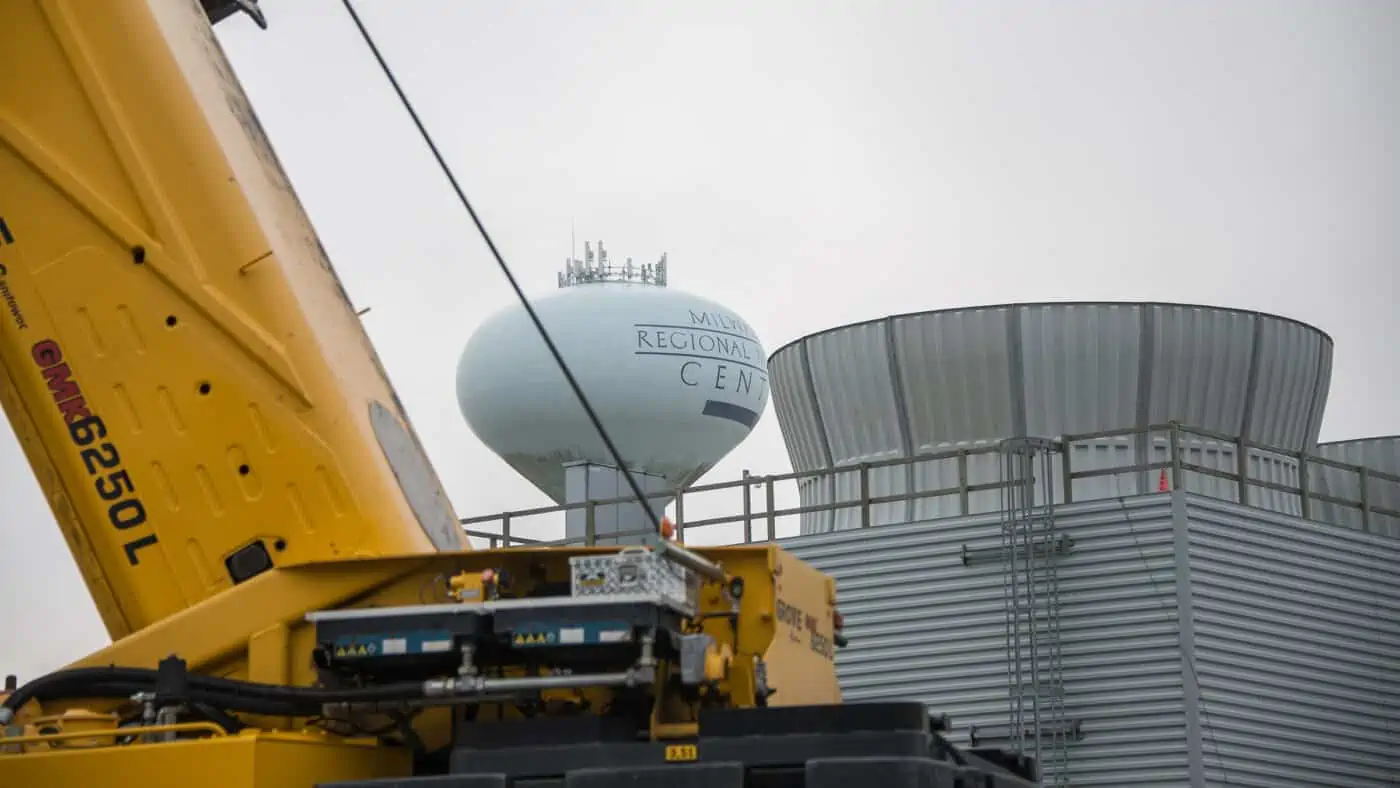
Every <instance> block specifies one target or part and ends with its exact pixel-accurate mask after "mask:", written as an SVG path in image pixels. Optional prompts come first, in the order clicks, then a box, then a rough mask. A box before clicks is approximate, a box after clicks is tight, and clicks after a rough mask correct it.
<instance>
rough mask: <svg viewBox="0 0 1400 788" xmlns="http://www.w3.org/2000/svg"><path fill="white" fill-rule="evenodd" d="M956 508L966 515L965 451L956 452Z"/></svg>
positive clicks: (967, 504) (967, 506) (967, 505)
mask: <svg viewBox="0 0 1400 788" xmlns="http://www.w3.org/2000/svg"><path fill="white" fill-rule="evenodd" d="M958 506H960V507H962V508H961V511H962V513H963V514H967V513H968V508H969V506H970V504H969V503H968V500H967V449H963V450H962V451H960V452H958Z"/></svg>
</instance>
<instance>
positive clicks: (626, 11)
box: [0, 0, 1400, 677]
mask: <svg viewBox="0 0 1400 788" xmlns="http://www.w3.org/2000/svg"><path fill="white" fill-rule="evenodd" d="M264 6H265V8H266V11H267V15H268V18H269V22H270V24H271V29H270V30H268V31H261V30H258V29H257V28H256V27H254V26H253V25H252V24H251V22H249V21H247V20H246V19H243V18H237V19H232V20H230V21H228V22H226V23H224V24H221V25H220V26H219V33H220V37H221V39H222V40H223V42H224V44H225V47H226V48H227V50H228V54H229V57H230V58H231V60H232V61H233V64H234V67H235V69H236V70H237V72H238V74H239V75H240V77H241V79H242V80H243V83H244V86H245V88H246V89H247V91H248V93H249V95H250V97H251V99H252V102H253V104H254V106H255V108H256V109H257V111H258V112H259V114H260V117H261V119H262V122H263V125H264V126H265V128H266V129H267V132H268V134H269V136H270V137H271V139H272V141H273V144H274V145H275V146H276V148H277V150H278V154H279V156H280V157H281V159H282V161H283V163H284V165H285V166H286V167H287V169H288V171H289V175H290V176H291V179H292V182H293V183H294V184H295V186H296V188H297V189H298V191H299V193H300V195H301V198H302V200H303V202H304V203H305V205H306V207H307V210H308V211H309V213H310V215H311V217H312V220H313V222H314V223H315V224H316V227H317V229H318V231H319V232H320V234H321V237H322V239H323V241H324V244H325V246H326V248H327V250H328V251H329V253H330V255H331V257H332V259H333V260H334V262H335V264H336V266H337V268H338V270H339V272H340V274H341V277H342V279H343V280H344V281H345V284H346V287H347V289H348V290H349V292H350V295H351V298H352V299H353V300H354V302H355V303H356V305H357V306H360V307H366V306H368V307H372V311H371V312H370V313H369V314H367V315H366V316H365V318H364V319H365V324H366V327H367V328H368V330H369V332H370V335H371V337H372V338H373V339H374V341H375V343H376V345H377V346H378V348H379V351H380V353H381V355H382V356H383V359H384V362H385V365H386V366H387V368H388V371H389V374H390V376H391V377H392V379H393V381H394V383H395V385H396V386H397V388H398V391H399V394H400V396H401V398H402V399H403V401H404V403H405V405H406V406H407V408H408V410H409V413H410V416H411V417H412V418H413V420H414V422H415V424H416V426H417V428H418V431H419V432H420V434H421V435H422V437H423V439H424V441H425V442H426V444H427V449H428V452H429V454H430V456H431V458H432V460H433V461H434V463H435V464H436V465H437V467H438V470H439V472H440V475H441V476H442V478H443V480H444V483H445V484H446V485H447V487H448V490H449V492H450V494H451V496H452V499H453V501H454V503H455V505H456V507H457V510H458V513H459V514H460V515H462V516H471V515H475V514H485V513H490V512H496V511H502V510H507V509H521V508H527V507H533V506H541V505H546V504H548V503H549V501H548V500H547V499H546V498H545V497H544V496H543V495H542V494H540V493H539V492H538V491H536V490H535V489H534V488H533V487H532V486H531V485H530V484H529V483H527V482H525V481H524V480H523V479H522V478H520V477H518V476H517V475H516V474H515V473H514V472H513V471H512V470H510V468H509V467H508V466H506V465H505V464H504V463H503V462H502V461H501V460H499V459H497V458H495V457H494V456H493V455H492V454H491V453H490V452H489V451H488V450H487V449H486V448H485V447H483V446H482V445H481V444H480V443H479V442H478V441H477V440H476V438H475V437H474V436H473V435H472V434H471V433H470V431H469V430H468V429H467V428H466V427H465V425H464V424H463V423H462V421H461V418H460V416H459V414H458V408H457V403H456V399H455V393H454V391H455V390H454V375H455V367H456V359H457V355H458V353H459V351H460V349H461V347H462V346H463V344H464V343H465V341H466V339H467V337H468V336H469V335H470V334H471V332H472V330H473V329H474V328H475V327H476V325H477V324H478V322H479V321H480V320H482V319H483V318H484V317H485V316H487V315H488V314H490V313H491V312H493V311H495V310H496V309H499V308H501V307H503V306H505V305H507V304H508V303H510V301H511V299H512V298H513V296H512V294H511V293H510V291H509V290H508V288H507V285H506V283H505V281H504V279H503V278H502V277H501V275H500V274H499V273H498V272H497V270H496V269H495V267H494V263H493V262H492V261H491V259H490V257H489V253H488V252H487V250H486V248H485V246H484V245H483V244H482V243H481V241H480V240H479V238H478V237H477V236H476V234H475V230H474V229H473V228H472V227H471V225H470V223H469V220H468V218H467V217H466V215H465V214H464V213H463V212H462V211H461V209H460V208H459V207H458V206H457V204H456V202H455V200H454V198H453V197H452V195H451V192H450V191H449V188H448V186H447V184H446V182H445V181H444V179H443V177H442V176H441V174H440V173H439V172H438V171H437V170H436V168H435V165H434V163H433V161H432V159H431V157H430V155H429V154H428V152H427V151H426V149H425V148H424V147H423V145H422V143H421V142H420V141H419V139H418V137H417V136H416V133H415V132H414V130H413V128H412V126H411V124H410V122H409V120H408V118H407V117H406V115H405V114H404V112H403V110H402V109H401V108H400V106H399V105H398V103H397V102H396V100H395V99H394V97H393V95H392V93H391V91H390V88H389V87H388V85H387V83H386V82H385V80H384V78H383V77H382V75H381V74H380V73H379V71H378V70H377V66H376V65H375V64H374V62H373V60H372V58H371V56H370V55H369V53H368V51H367V50H366V49H365V47H364V45H363V43H362V42H361V41H360V39H359V38H358V35H357V34H356V32H355V31H354V29H353V27H352V26H351V23H350V21H349V19H348V17H347V16H346V15H345V13H344V11H343V10H342V8H341V5H340V3H339V2H338V0H266V1H265V2H264ZM357 7H358V8H359V9H360V11H361V14H362V16H363V17H364V18H365V20H366V21H367V23H368V24H369V25H370V27H371V30H372V32H373V33H374V34H375V35H376V36H377V38H378V40H379V43H380V46H381V48H382V49H383V51H384V53H385V55H386V57H387V58H388V59H389V60H390V62H391V64H392V65H393V66H394V67H395V69H396V71H397V73H398V75H399V78H400V80H401V82H402V83H403V84H404V85H405V87H406V89H407V90H408V91H409V93H410V96H411V97H412V98H413V99H414V101H415V103H416V104H417V106H418V109H419V111H420V113H421V114H422V116H423V117H424V119H425V121H426V122H427V124H428V125H429V127H430V129H431V130H432V132H433V134H434V135H435V137H436V138H437V140H438V142H439V144H440V145H441V146H442V148H443V149H444V152H445V154H446V156H447V157H448V159H449V161H450V163H451V165H452V166H453V168H454V169H455V171H456V173H457V175H458V177H459V178H460V179H461V181H462V182H463V184H464V186H465V187H466V188H467V190H468V192H469V195H470V196H471V197H472V199H473V200H474V201H475V203H476V206H477V208H478V210H479V211H480V212H481V213H482V215H483V219H484V220H485V222H486V223H487V226H488V228H489V229H490V230H491V232H492V234H493V235H494V236H495V238H496V241H497V243H498V244H499V246H500V247H501V248H502V250H503V251H504V253H505V255H506V257H507V260H508V261H509V262H510V263H511V264H512V266H513V268H514V270H515V272H516V274H517V276H518V277H519V278H520V279H521V280H522V281H523V282H524V283H525V285H526V287H527V289H528V290H529V291H530V292H531V293H532V294H534V295H544V294H547V293H548V292H550V290H552V289H553V288H554V283H555V282H554V277H555V272H556V271H557V270H558V268H559V266H560V263H561V262H562V260H563V258H564V256H565V254H566V253H567V252H568V249H569V231H570V226H571V225H573V226H575V227H577V229H578V233H579V238H580V241H581V240H582V239H583V238H603V239H604V240H605V241H606V242H607V244H608V247H609V249H610V250H611V251H612V252H613V254H614V256H616V257H618V258H619V259H620V258H622V257H626V256H628V255H631V256H634V257H636V258H638V259H639V260H649V259H654V258H655V257H656V256H658V255H659V254H660V253H661V252H662V251H666V252H669V254H670V261H671V282H672V284H673V285H674V286H676V287H680V288H683V289H686V290H690V291H693V292H696V293H698V294H701V295H705V296H708V297H712V298H715V299H717V300H719V301H721V302H722V303H725V304H726V305H728V306H729V307H731V308H732V309H733V310H734V311H735V312H736V313H738V314H739V315H741V316H743V317H744V318H745V319H746V320H747V321H748V322H749V323H750V324H751V325H752V326H753V327H754V329H755V330H756V331H757V332H758V334H759V336H760V337H761V338H762V339H763V340H764V344H765V345H766V346H767V348H768V349H769V350H770V351H771V350H773V349H775V348H777V347H779V346H780V345H782V344H784V343H786V342H788V341H790V340H792V339H795V338H797V337H799V336H801V335H803V334H806V333H808V332H811V331H814V330H819V329H822V328H826V327H830V326H833V325H836V324H839V323H844V322H849V321H854V320H862V319H867V318H873V317H879V316H882V315H886V314H890V313H894V312H905V311H917V310H923V309H932V308H940V307H954V306H967V305H975V304H980V303H1001V302H1007V301H1017V300H1041V299H1131V300H1137V299H1152V300H1165V301H1190V302H1197V303H1210V304H1220V305H1227V306H1235V307H1242V308H1249V309H1261V310H1264V311H1269V312H1274V313H1279V314H1283V315H1287V316H1290V317H1295V318H1298V319H1301V320H1303V321H1306V322H1309V323H1311V324H1313V325H1316V326H1318V327H1319V328H1322V329H1323V330H1325V331H1327V332H1329V333H1330V334H1331V335H1332V337H1333V338H1334V340H1335V341H1336V355H1335V364H1334V373H1333V383H1332V390H1331V395H1330V399H1329V404H1328V415H1327V419H1326V421H1325V423H1324V425H1323V434H1322V438H1323V440H1336V439H1342V438H1350V437H1359V436H1365V435H1376V434H1388V433H1400V409H1397V408H1396V407H1395V404H1394V403H1395V394H1394V392H1395V391H1397V390H1400V359H1397V354H1396V352H1395V350H1394V348H1395V341H1394V337H1395V336H1396V335H1397V334H1400V314H1397V312H1396V310H1395V307H1394V304H1395V302H1396V296H1397V295H1400V281H1398V280H1400V274H1397V265H1396V251H1397V240H1400V239H1398V238H1397V231H1396V229H1395V219H1394V217H1395V216H1397V215H1400V199H1397V198H1398V197H1400V178H1397V176H1400V163H1398V162H1400V159H1397V156H1396V144H1397V142H1396V141H1397V140H1400V123H1397V114H1396V111H1395V109H1394V105H1395V100H1396V95H1397V84H1396V83H1397V74H1398V73H1400V70H1397V67H1396V66H1397V62H1396V57H1395V56H1394V55H1393V54H1391V50H1393V48H1394V44H1395V41H1397V40H1400V15H1397V13H1396V11H1395V8H1396V7H1395V5H1394V4H1392V3H1387V2H1383V0H1377V1H1376V2H1369V3H1367V2H1343V1H1342V0H1325V1H1324V0H1319V1H1318V2H1311V3H1304V2H1269V3H1261V2H1255V3H1249V2H1240V3H1230V4H1222V3H1204V2H1168V1H1167V0H1153V1H1151V2H1149V1H1147V0H1143V1H1142V2H1134V3H1123V2H1117V3H1111V2H1074V3H1065V2H1057V3H998V2H963V3H957V4H936V3H932V2H907V3H900V2H874V1H873V0H872V1H871V2H859V1H857V0H850V1H849V2H844V3H837V2H811V0H806V1H804V2H797V0H766V1H765V2H763V3H739V2H737V1H735V0H715V1H712V2H705V3H656V2H641V1H640V0H637V1H636V2H597V1H595V2H590V3H587V4H578V3H563V2H557V1H556V2H552V3H546V2H540V3H533V4H524V3H507V2H494V3H486V2H474V3H463V2H454V1H452V0H411V1H406V0H400V1H399V2H390V0H359V2H358V3H357ZM585 9H586V10H585ZM744 468H749V469H752V470H753V471H754V472H755V473H773V472H783V471H786V470H788V468H789V465H788V461H787V458H786V452H785V451H784V448H783V443H782V437H781V435H780V434H779V431H778V426H777V419H776V418H775V417H774V415H773V413H772V409H771V408H769V411H768V413H767V415H766V416H765V418H764V420H763V421H762V422H760V425H759V427H758V428H757V429H756V430H755V432H754V434H753V435H752V436H751V437H750V438H749V440H748V441H747V442H745V443H744V444H742V445H741V446H740V447H739V448H738V449H736V450H735V451H734V452H733V453H732V454H731V455H730V456H729V457H728V458H727V459H726V460H725V461H724V462H723V463H722V464H721V465H720V466H719V467H718V468H716V470H714V471H713V472H711V474H710V475H709V476H708V477H707V479H706V481H719V480H726V479H730V478H735V477H737V476H738V475H739V473H740V471H741V469H744ZM0 470H3V471H4V478H5V479H6V482H5V485H4V495H5V498H6V503H5V507H4V514H5V516H4V518H3V519H2V520H0V540H3V544H4V545H5V546H6V550H5V551H3V553H0V576H3V577H4V578H5V580H6V584H5V585H6V588H7V593H5V594H4V595H3V596H0V624H3V626H4V630H5V631H6V632H7V633H8V634H9V636H8V637H7V638H5V639H4V640H3V641H0V672H15V673H20V674H21V675H22V676H28V677H32V676H33V675H34V674H35V673H36V672H39V671H42V670H48V669H52V668H55V667H58V666H60V665H62V664H64V663H66V662H68V661H70V660H72V659H75V658H78V657H80V656H82V655H83V654H85V653H87V652H89V651H91V650H94V649H96V648H100V647H101V646H103V645H104V644H105V643H106V637H105V633H104V632H103V629H102V627H101V624H100V622H99V620H98V618H97V616H96V613H95V611H94V610H93V606H92V603H91V601H90V600H89V599H88V597H87V594H86V592H85V590H84V588H83V586H82V583H81V581H80V579H79V576H78V574H77V571H76V570H75V569H74V567H73V564H72V559H71V557H70V555H69V553H68V551H67V548H66V547H65V546H64V544H63V541H62V539H61V537H60V534H59V532H58V529H57V528H56V527H55V526H54V524H53V521H52V516H51V515H50V513H49V511H48V509H47V506H46V505H45V504H44V502H43V499H42V497H41V496H40V494H39V490H38V486H37V484H36V483H35V482H34V480H33V476H32V473H31V472H30V470H29V469H28V467H27V464H26V463H25V461H24V459H23V456H22V454H21V453H20V450H19V448H18V446H17V445H16V443H15V440H14V437H13V435H12V434H11V433H10V431H9V428H8V424H6V426H5V427H4V428H3V430H0ZM723 503H727V504H728V505H727V506H726V508H730V509H733V510H736V511H737V506H736V502H735V501H733V500H731V501H728V502H723ZM716 505H719V504H716Z"/></svg>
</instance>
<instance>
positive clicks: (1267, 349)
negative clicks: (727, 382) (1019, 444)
mask: <svg viewBox="0 0 1400 788" xmlns="http://www.w3.org/2000/svg"><path fill="white" fill-rule="evenodd" d="M889 337H892V338H893V343H892V344H893V346H892V347H891V342H890V340H889ZM1331 353H1332V346H1331V340H1330V339H1328V338H1327V337H1326V335H1324V334H1322V333H1321V332H1319V331H1317V330H1316V329H1313V328H1310V327H1308V326H1305V325H1302V324H1300V323H1295V322H1293V321H1290V320H1285V319H1281V318H1275V317H1271V316H1268V315H1259V314H1256V313H1252V312H1241V311H1237V310H1229V309H1221V308H1213V307H1199V306H1185V305H1177V304H1137V303H1051V304H1022V305H1005V306H996V307H984V308H972V309H963V310H949V311H940V312H929V313H922V314H913V315H900V316H897V317H892V318H887V319H885V320H880V321H873V322H870V323H862V324H856V325H852V326H846V327H842V328H837V329H833V330H831V331H827V332H822V333H820V334H816V335H813V336H811V337H807V338H805V339H802V340H799V341H797V342H795V343H793V344H791V345H788V346H786V347H784V348H783V349H781V350H779V351H778V352H777V353H775V354H774V356H773V358H772V360H771V361H770V368H771V369H772V373H773V377H772V387H773V401H774V407H775V408H776V410H777V411H778V418H779V425H780V426H781V427H782V429H783V432H784V436H785V437H786V439H787V441H788V445H789V450H790V454H791V456H792V460H793V466H794V467H795V468H797V469H798V470H812V469H816V468H826V467H832V465H833V464H834V465H837V466H839V465H842V464H849V463H852V462H859V461H861V460H868V459H875V458H888V457H897V456H905V455H908V454H909V453H910V452H913V453H914V454H927V453H930V452H938V451H946V450H949V449H955V448H962V447H978V446H988V445H995V444H996V443H997V442H998V441H1000V440H1001V439H1003V438H1006V437H1011V436H1015V435H1031V436H1037V437H1047V438H1058V437H1060V436H1063V435H1065V434H1084V433H1092V432H1100V431H1104V430H1117V429H1124V428H1132V427H1136V428H1139V429H1141V428H1145V427H1146V426H1148V425H1149V424H1162V423H1165V422H1167V421H1173V420H1175V421H1179V422H1181V423H1183V424H1186V425H1189V426H1193V427H1197V428H1204V429H1207V430H1210V431H1213V432H1219V433H1221V434H1224V435H1241V434H1243V435H1244V437H1246V438H1247V439H1249V440H1250V441H1253V442H1255V443H1257V444H1264V445H1270V446H1276V447H1278V448H1281V449H1285V450H1288V451H1300V450H1303V449H1305V448H1310V447H1311V446H1312V445H1314V444H1315V442H1316V438H1317V427H1318V425H1319V424H1320V419H1321V413H1322V410H1321V408H1322V407H1323V406H1324V405H1325V403H1326V400H1327V389H1328V385H1329V375H1330V372H1331V358H1332V356H1331ZM891 358H893V360H894V366H893V368H892V367H891V364H890V360H891ZM803 359H806V360H807V361H805V362H804V361H803ZM807 362H810V363H809V364H808V363H807ZM798 390H801V391H800V392H799V391H798ZM817 403H820V410H818V409H817V407H816V406H817ZM789 431H791V432H792V434H791V435H789V434H788V433H789ZM823 441H825V443H823ZM1183 445H1184V447H1185V448H1186V449H1187V452H1188V455H1189V456H1188V458H1187V461H1188V462H1199V463H1200V464H1202V465H1205V466H1206V467H1210V468H1214V469H1217V470H1227V471H1230V472H1234V471H1235V469H1236V468H1237V467H1238V465H1239V462H1238V460H1237V458H1236V456H1235V450H1234V448H1233V447H1232V446H1227V445H1223V444H1219V443H1217V442H1215V441H1211V440H1205V439H1202V438H1196V437H1190V436H1187V437H1186V439H1185V441H1184V442H1183ZM826 446H829V447H830V449H831V453H830V456H828V455H827V454H826V453H825V449H824V447H826ZM1074 452H1075V454H1074V456H1073V458H1072V459H1071V462H1072V464H1073V466H1074V467H1075V468H1076V469H1078V470H1081V471H1084V470H1093V469H1101V468H1109V467H1122V466H1124V465H1129V464H1134V461H1138V462H1146V461H1148V460H1149V459H1159V460H1160V459H1164V458H1165V456H1166V453H1167V448H1166V439H1165V436H1155V437H1154V438H1152V439H1150V440H1148V439H1139V438H1134V437H1122V438H1110V439H1103V440H1097V441H1093V442H1082V443H1079V444H1077V445H1076V446H1075V447H1074ZM1059 462H1060V460H1059V459H1058V458H1057V459H1056V463H1057V465H1058V464H1059ZM1248 464H1249V465H1250V466H1251V468H1253V469H1254V470H1255V471H1256V472H1257V473H1258V474H1259V476H1260V477H1261V478H1264V479H1267V480H1270V481H1278V482H1285V481H1293V480H1296V478H1297V467H1296V463H1295V462H1294V461H1292V460H1289V459H1287V458H1279V457H1262V458H1261V457H1259V456H1257V453H1255V454H1251V456H1250V457H1249V458H1248ZM968 475H969V479H970V481H971V482H972V483H974V484H977V483H985V482H989V481H996V480H997V479H998V478H999V465H998V462H997V459H996V457H994V456H973V457H971V458H970V459H969V462H968ZM958 481H959V477H958V465H957V463H956V462H955V461H952V460H945V461H930V462H924V463H920V464H919V465H917V466H916V467H915V468H914V469H913V470H912V472H911V471H909V470H908V469H905V468H891V469H882V470H877V471H875V472H873V473H872V474H871V476H870V482H871V489H872V491H875V494H895V493H897V492H899V491H901V490H904V489H906V488H907V487H908V486H909V485H910V484H912V485H913V487H914V489H915V491H917V492H927V491H930V490H936V489H944V488H948V487H953V486H956V485H957V483H958ZM1157 483H1158V479H1157V478H1156V475H1155V474H1147V473H1132V474H1120V475H1118V476H1103V477H1098V478H1093V479H1083V480H1080V481H1078V482H1076V483H1075V490H1074V495H1075V498H1076V500H1093V499H1097V498H1104V497H1112V496H1116V495H1135V494H1140V493H1149V492H1153V491H1155V490H1156V488H1157ZM1184 486H1185V488H1186V489H1188V490H1191V491H1194V492H1199V493H1201V494H1205V495H1210V496H1212V497H1216V498H1220V499H1223V500H1237V498H1238V488H1237V487H1236V486H1235V485H1234V484H1232V483H1231V482H1229V481H1227V480H1222V479H1219V478H1218V477H1213V476H1210V475H1207V474H1198V473H1190V472H1188V475H1187V478H1186V479H1185V484H1184ZM835 487H836V488H839V489H836V490H833V489H832V485H831V484H830V483H824V484H809V485H806V486H805V487H804V495H805V496H806V497H804V498H803V504H804V505H815V504H817V503H820V502H830V501H831V500H832V499H833V496H835V497H836V498H837V499H839V500H844V501H849V500H853V499H854V498H855V497H856V492H857V489H858V481H857V477H856V475H855V474H848V475H844V476H842V477H841V478H840V479H839V480H838V481H837V482H836V483H835ZM1056 493H1057V494H1058V493H1059V490H1058V488H1057V489H1056ZM1250 502H1251V503H1253V504H1254V505H1257V506H1262V507H1266V508H1269V509H1271V510H1273V511H1281V512H1286V513H1298V512H1299V511H1300V506H1301V504H1300V501H1299V498H1298V496H1296V495H1289V494H1287V493H1281V492H1277V491H1270V490H1261V489H1257V488H1256V489H1255V490H1253V491H1252V492H1251V495H1250ZM968 503H969V506H968V512H971V513H980V512H991V511H995V510H996V509H997V507H998V506H999V503H1000V501H999V495H998V493H997V492H996V491H987V492H980V493H974V494H973V495H972V496H971V497H970V499H969V502H968ZM963 513H964V512H963V510H962V508H961V502H960V501H959V499H958V498H956V497H942V498H926V499H921V500H919V501H917V502H915V503H914V504H913V505H912V511H910V510H909V509H908V508H907V507H905V506H903V505H901V504H894V505H889V506H884V507H878V511H876V512H874V513H873V520H874V522H875V523H877V524H882V523H886V522H898V521H901V520H904V519H908V518H910V517H912V518H914V519H930V518H938V517H950V516H959V515H961V514H963ZM859 517H860V512H859V511H858V510H856V509H854V508H852V509H848V510H845V511H843V512H840V513H838V514H836V515H835V516H832V515H831V514H829V513H828V514H820V515H810V516H805V517H804V518H803V524H802V529H803V532H804V533H808V532H813V531H820V530H824V529H830V528H832V527H838V528H839V527H853V526H855V525H857V524H858V520H859Z"/></svg>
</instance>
